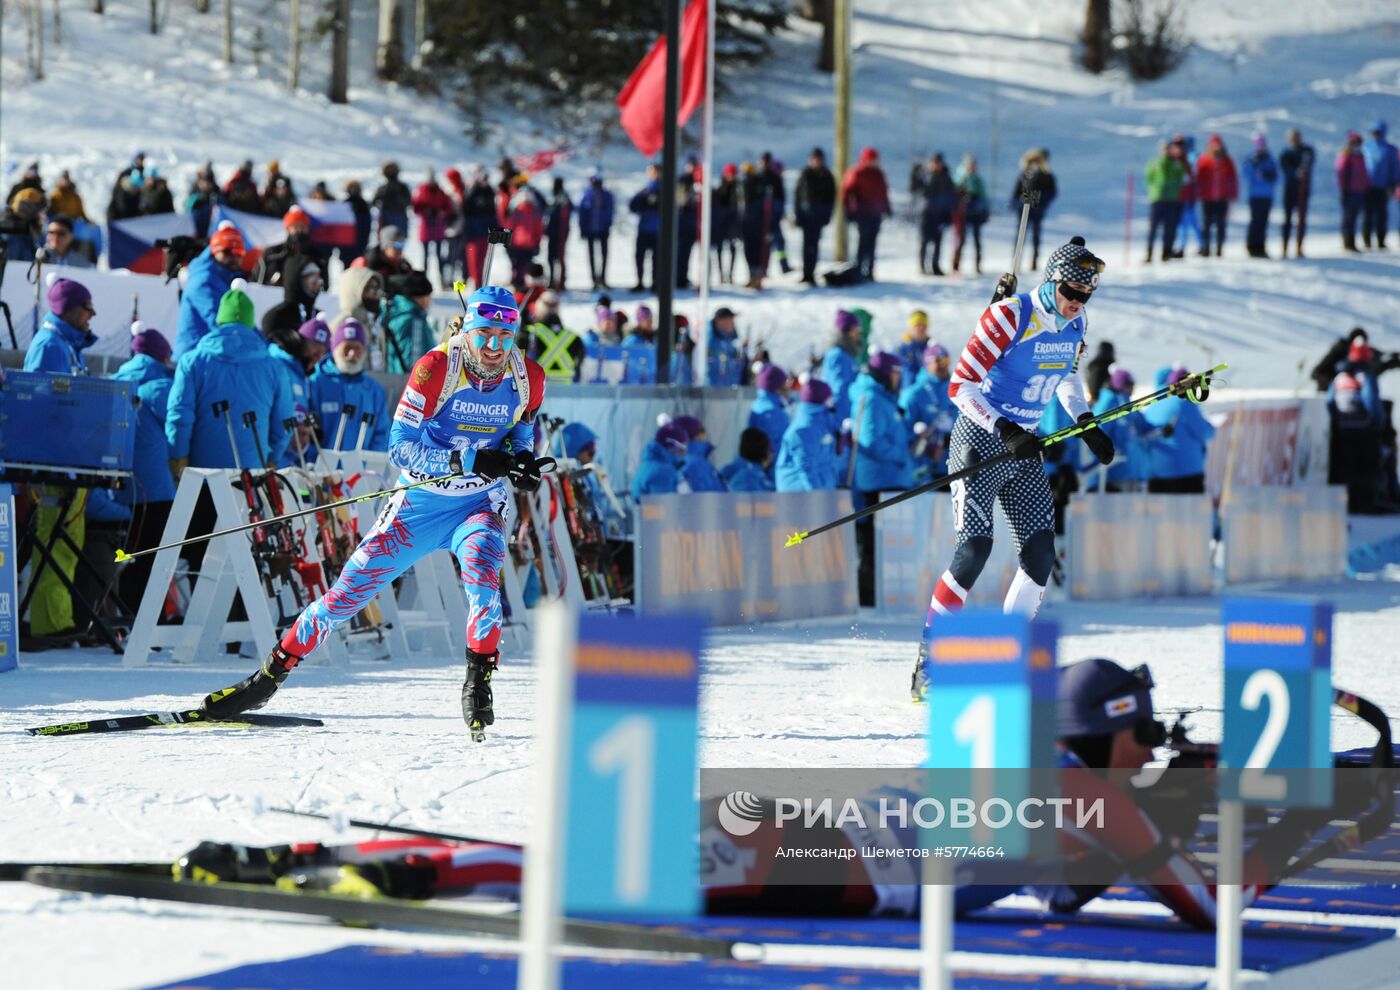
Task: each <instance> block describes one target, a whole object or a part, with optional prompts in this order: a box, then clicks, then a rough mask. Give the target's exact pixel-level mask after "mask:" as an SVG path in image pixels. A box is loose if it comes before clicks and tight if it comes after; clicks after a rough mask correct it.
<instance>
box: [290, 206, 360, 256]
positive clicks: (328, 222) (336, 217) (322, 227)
mask: <svg viewBox="0 0 1400 990" xmlns="http://www.w3.org/2000/svg"><path fill="white" fill-rule="evenodd" d="M297 205H298V206H300V207H301V208H302V209H303V210H305V211H306V215H307V216H309V217H310V218H311V243H312V244H323V245H325V246H326V247H351V246H352V245H354V243H355V211H354V209H353V208H351V206H350V204H349V203H347V202H345V201H344V200H331V199H298V200H297Z"/></svg>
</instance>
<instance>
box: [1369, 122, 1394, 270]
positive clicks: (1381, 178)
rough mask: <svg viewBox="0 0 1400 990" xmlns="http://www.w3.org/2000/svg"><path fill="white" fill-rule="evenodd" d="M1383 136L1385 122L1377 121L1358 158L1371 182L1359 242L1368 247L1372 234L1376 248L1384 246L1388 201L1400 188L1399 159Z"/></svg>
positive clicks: (1387, 219) (1388, 226) (1387, 227)
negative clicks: (1363, 161) (1399, 187)
mask: <svg viewBox="0 0 1400 990" xmlns="http://www.w3.org/2000/svg"><path fill="white" fill-rule="evenodd" d="M1385 135H1386V124H1385V121H1383V120H1377V121H1376V122H1375V123H1373V124H1372V125H1371V136H1370V137H1368V138H1367V139H1366V140H1365V141H1363V142H1362V143H1361V157H1362V158H1363V159H1364V160H1365V162H1366V174H1367V176H1368V177H1369V178H1370V180H1371V188H1369V189H1368V190H1366V197H1365V200H1364V201H1363V206H1362V210H1363V212H1362V214H1361V241H1362V243H1363V244H1365V245H1366V247H1368V248H1369V247H1370V246H1371V235H1372V234H1373V233H1374V234H1375V236H1376V247H1378V248H1383V247H1385V235H1386V234H1387V233H1388V232H1389V229H1390V215H1389V211H1390V199H1391V197H1392V196H1394V195H1395V188H1396V186H1400V156H1397V153H1396V150H1395V145H1393V144H1391V143H1390V142H1389V141H1387V140H1386V137H1385Z"/></svg>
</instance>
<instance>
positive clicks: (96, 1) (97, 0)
mask: <svg viewBox="0 0 1400 990" xmlns="http://www.w3.org/2000/svg"><path fill="white" fill-rule="evenodd" d="M92 12H93V13H94V14H100V13H102V0H92Z"/></svg>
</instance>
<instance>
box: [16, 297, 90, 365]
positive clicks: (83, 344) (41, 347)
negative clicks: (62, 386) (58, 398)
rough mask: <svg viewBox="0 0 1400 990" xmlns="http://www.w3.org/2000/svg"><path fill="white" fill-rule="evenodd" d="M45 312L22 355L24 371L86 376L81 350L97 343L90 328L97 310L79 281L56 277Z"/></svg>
mask: <svg viewBox="0 0 1400 990" xmlns="http://www.w3.org/2000/svg"><path fill="white" fill-rule="evenodd" d="M46 302H48V304H49V311H48V312H47V313H45V314H44V320H43V322H42V323H40V324H39V332H38V333H36V334H35V335H34V339H33V340H31V341H30V342H29V348H28V349H27V350H26V351H25V353H24V370H25V371H47V372H48V373H49V374H53V375H86V374H87V373H88V372H87V364H86V363H85V362H84V361H83V351H84V350H86V349H87V348H89V347H91V346H92V345H93V344H95V343H97V336H96V334H94V333H93V332H92V331H91V330H90V329H89V326H90V325H91V324H92V318H93V316H94V315H95V314H96V313H97V309H96V308H95V307H94V306H93V305H92V293H91V292H89V291H88V289H87V286H85V285H83V284H82V283H81V282H75V281H73V280H72V279H71V278H56V279H54V280H53V282H52V283H51V284H50V285H49V291H48V294H47V296H46Z"/></svg>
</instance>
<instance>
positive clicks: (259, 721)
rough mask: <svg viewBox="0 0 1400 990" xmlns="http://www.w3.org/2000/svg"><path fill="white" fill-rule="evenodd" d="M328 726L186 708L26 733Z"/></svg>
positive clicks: (284, 717)
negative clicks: (213, 714)
mask: <svg viewBox="0 0 1400 990" xmlns="http://www.w3.org/2000/svg"><path fill="white" fill-rule="evenodd" d="M325 724H326V723H324V722H322V721H321V720H320V719H319V718H301V717H298V716H295V715H259V714H256V713H252V712H244V713H243V714H241V715H238V716H235V717H234V718H231V719H212V718H210V717H209V716H208V714H206V713H205V711H204V709H202V708H187V709H185V710H184V711H179V712H149V713H147V714H145V715H119V716H113V717H111V718H107V717H100V718H93V719H88V720H87V721H83V722H58V723H56V724H54V725H36V726H34V727H33V728H32V729H26V730H25V731H26V732H28V733H29V734H30V735H31V736H78V735H87V734H89V733H93V732H132V731H134V730H136V729H154V728H156V727H158V726H168V725H217V726H221V727H224V728H231V729H233V728H249V727H254V726H256V727H261V728H281V727H288V726H299V725H305V726H314V727H320V726H323V725H325Z"/></svg>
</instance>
